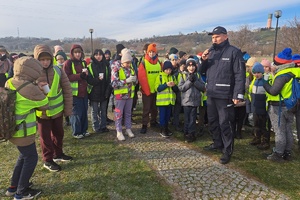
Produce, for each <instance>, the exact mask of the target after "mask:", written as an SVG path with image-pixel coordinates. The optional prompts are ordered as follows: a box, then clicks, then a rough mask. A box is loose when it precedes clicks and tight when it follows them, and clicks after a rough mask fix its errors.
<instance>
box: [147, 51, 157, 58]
mask: <svg viewBox="0 0 300 200" xmlns="http://www.w3.org/2000/svg"><path fill="white" fill-rule="evenodd" d="M155 55H156V52H154V51H149V52H148V56H149V57H150V58H153V57H154V56H155Z"/></svg>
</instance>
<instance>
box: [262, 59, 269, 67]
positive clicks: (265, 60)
mask: <svg viewBox="0 0 300 200" xmlns="http://www.w3.org/2000/svg"><path fill="white" fill-rule="evenodd" d="M260 64H262V65H263V66H264V67H271V62H270V61H269V60H268V59H266V58H263V59H262V60H261V62H260Z"/></svg>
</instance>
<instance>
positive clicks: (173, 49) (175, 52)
mask: <svg viewBox="0 0 300 200" xmlns="http://www.w3.org/2000/svg"><path fill="white" fill-rule="evenodd" d="M177 53H178V49H176V48H175V47H171V49H170V50H169V54H177Z"/></svg>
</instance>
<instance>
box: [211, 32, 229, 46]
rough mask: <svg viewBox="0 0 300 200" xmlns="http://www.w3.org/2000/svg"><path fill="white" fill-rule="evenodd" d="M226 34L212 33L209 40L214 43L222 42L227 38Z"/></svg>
mask: <svg viewBox="0 0 300 200" xmlns="http://www.w3.org/2000/svg"><path fill="white" fill-rule="evenodd" d="M227 38H228V37H227V35H226V34H222V33H221V34H219V35H212V36H211V40H212V42H213V43H214V44H221V43H222V42H224V41H225V40H226V39H227Z"/></svg>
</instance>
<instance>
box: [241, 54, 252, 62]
mask: <svg viewBox="0 0 300 200" xmlns="http://www.w3.org/2000/svg"><path fill="white" fill-rule="evenodd" d="M249 58H251V56H250V55H249V54H248V53H246V52H245V53H244V55H243V59H244V60H245V61H247V60H249Z"/></svg>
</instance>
